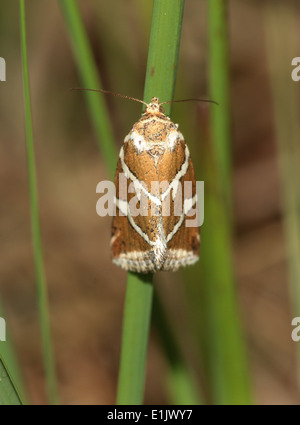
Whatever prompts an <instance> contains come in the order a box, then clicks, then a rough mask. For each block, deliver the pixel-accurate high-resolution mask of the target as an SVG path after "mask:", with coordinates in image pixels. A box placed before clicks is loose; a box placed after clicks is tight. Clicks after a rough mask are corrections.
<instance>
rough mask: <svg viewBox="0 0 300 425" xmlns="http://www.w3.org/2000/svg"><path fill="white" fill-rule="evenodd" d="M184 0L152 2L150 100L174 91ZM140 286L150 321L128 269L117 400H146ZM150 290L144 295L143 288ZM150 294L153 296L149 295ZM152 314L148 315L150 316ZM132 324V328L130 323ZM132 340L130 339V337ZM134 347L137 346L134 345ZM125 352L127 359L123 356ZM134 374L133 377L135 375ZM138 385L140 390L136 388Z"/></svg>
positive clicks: (168, 97)
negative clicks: (132, 342)
mask: <svg viewBox="0 0 300 425" xmlns="http://www.w3.org/2000/svg"><path fill="white" fill-rule="evenodd" d="M183 7H184V0H177V1H174V0H164V1H161V0H155V1H154V4H153V13H152V23H151V34H150V42H149V50H148V62H147V72H146V81H145V90H144V101H145V102H149V101H150V100H151V98H152V97H154V96H156V97H159V99H160V101H164V100H171V99H172V98H173V94H174V88H175V80H176V71H177V62H178V53H179V44H180V35H181V24H182V16H183ZM166 106H167V108H166V113H167V114H169V113H170V105H166ZM136 285H138V286H139V287H140V289H139V290H140V292H141V297H142V300H143V301H144V303H145V308H143V307H142V310H143V311H144V317H143V321H145V322H146V323H147V324H148V325H149V317H150V313H151V311H150V309H149V305H151V303H152V292H150V291H149V290H147V289H146V286H145V285H143V275H142V274H134V273H128V278H127V294H128V295H127V296H126V301H125V312H124V325H123V338H122V351H121V363H120V372H119V384H118V398H117V402H118V404H140V403H141V402H142V400H143V388H144V379H145V367H146V351H145V350H144V347H147V344H148V333H149V332H148V331H147V332H145V333H144V334H143V335H142V334H138V335H137V336H138V337H139V340H138V341H137V345H136V346H135V347H133V346H131V345H130V343H129V341H130V338H134V335H135V334H137V332H138V326H139V324H138V323H137V320H130V319H129V318H128V317H127V316H129V317H130V315H132V314H134V311H136V310H137V309H138V308H139V307H140V305H141V300H140V299H139V298H136V299H134V303H133V302H132V303H131V305H130V306H127V302H128V301H127V300H129V299H130V300H131V299H132V298H131V297H130V294H132V293H134V290H135V289H134V288H135V286H136ZM146 290H147V292H146V293H145V294H144V295H142V293H143V292H144V291H146ZM150 297H151V299H150ZM147 314H149V317H147ZM130 325H131V327H130V328H129V326H130ZM128 340H129V341H128ZM133 348H134V349H133ZM138 352H139V353H140V355H143V358H141V359H140V362H139V364H140V368H139V371H138V373H134V371H135V369H136V364H135V362H136V356H137V354H138ZM124 356H125V358H126V361H125V360H124ZM133 376H134V379H132V377H133ZM137 389H138V391H139V392H138V391H137Z"/></svg>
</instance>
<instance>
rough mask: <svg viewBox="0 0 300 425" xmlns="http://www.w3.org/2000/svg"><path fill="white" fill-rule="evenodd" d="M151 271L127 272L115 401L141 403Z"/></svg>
mask: <svg viewBox="0 0 300 425" xmlns="http://www.w3.org/2000/svg"><path fill="white" fill-rule="evenodd" d="M152 279H153V275H152V274H146V275H139V274H137V273H128V280H127V290H126V298H125V309H124V319H123V335H122V349H121V360H120V371H119V382H118V395H117V403H118V404H142V402H143V396H144V380H145V363H146V357H147V346H148V335H149V327H150V317H151V306H152V295H153V285H152Z"/></svg>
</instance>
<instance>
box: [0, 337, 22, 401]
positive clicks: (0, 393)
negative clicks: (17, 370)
mask: <svg viewBox="0 0 300 425" xmlns="http://www.w3.org/2000/svg"><path fill="white" fill-rule="evenodd" d="M0 344H1V343H0ZM20 404H23V403H22V401H21V398H20V395H19V393H18V390H17V387H16V385H15V383H14V381H13V379H12V377H11V376H10V374H9V371H8V369H7V367H6V366H5V364H4V361H3V358H2V357H1V356H0V405H1V406H3V405H20Z"/></svg>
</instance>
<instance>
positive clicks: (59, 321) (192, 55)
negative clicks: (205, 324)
mask: <svg viewBox="0 0 300 425" xmlns="http://www.w3.org/2000/svg"><path fill="white" fill-rule="evenodd" d="M151 3H152V2H150V1H146V0H143V1H140V2H138V1H134V0H130V1H129V0H128V1H126V2H124V1H122V0H115V1H114V2H109V1H100V0H99V1H79V2H78V4H79V6H80V8H81V11H82V13H83V16H84V21H85V25H86V28H87V30H88V34H89V37H90V42H91V45H92V48H93V52H94V54H95V57H96V59H97V64H98V67H99V74H100V76H101V78H102V82H103V87H105V88H106V89H109V90H113V91H116V92H120V93H124V94H127V95H131V96H135V97H139V98H141V97H142V95H143V82H144V75H145V68H146V59H147V47H148V37H149V30H150V22H151V6H152V5H151ZM229 3H230V9H229V13H230V45H231V48H230V49H231V50H230V54H231V58H230V61H231V64H230V69H231V87H232V92H231V95H232V113H233V136H234V137H233V161H234V176H233V177H234V201H235V219H236V240H235V262H236V273H237V280H238V295H239V301H240V310H241V313H242V319H243V323H244V328H245V332H246V338H247V344H248V348H249V359H250V367H251V380H252V385H253V390H254V397H255V400H254V401H255V403H259V404H265V403H272V404H279V403H284V404H285V403H292V404H295V403H297V402H298V401H299V394H298V390H297V385H296V372H295V370H296V368H295V364H296V363H295V362H296V360H295V347H296V344H297V343H295V342H293V341H292V339H291V330H292V327H291V318H292V317H293V314H292V312H291V309H290V298H289V294H288V289H287V288H288V285H287V282H288V276H287V265H286V250H285V241H284V237H283V230H282V211H281V203H280V190H279V189H280V188H279V175H278V163H277V152H276V144H275V140H274V123H273V118H272V109H271V98H270V81H269V75H268V69H267V63H266V54H265V34H264V29H263V10H262V3H263V2H257V1H250V0H249V1H246V0H245V1H237V0H233V1H231V2H229ZM1 6H2V8H1V17H0V35H1V36H0V56H2V57H4V58H5V60H6V63H7V81H6V82H2V83H0V90H1V101H0V116H1V118H0V119H1V135H0V194H1V195H0V196H1V203H0V258H1V261H0V285H1V287H0V294H1V300H2V304H3V305H4V307H5V318H6V320H7V323H8V325H9V332H10V333H11V334H12V339H13V341H14V343H15V346H16V350H17V354H18V358H19V361H20V365H21V369H22V371H23V375H24V379H25V384H26V387H27V389H28V391H29V396H30V399H31V402H32V403H37V404H39V403H44V402H45V392H44V383H43V380H44V376H43V367H42V361H41V347H40V336H39V327H38V319H37V304H36V293H35V277H34V267H33V258H32V247H31V234H30V217H29V198H28V178H27V166H26V151H25V136H24V118H23V92H22V77H21V58H20V44H19V9H18V2H17V1H13V2H12V1H8V0H2V2H1ZM112 19H113V24H112ZM297 19H299V16H298V18H297ZM112 25H113V31H112ZM27 26H28V55H29V67H30V82H31V93H32V109H33V123H34V136H35V147H36V161H37V174H38V187H39V201H40V213H41V225H42V236H43V248H44V258H45V262H46V272H47V282H48V287H49V296H50V311H51V324H52V330H53V337H54V345H55V355H56V360H57V368H58V377H59V384H60V388H59V389H60V396H61V402H62V403H69V404H78V403H79V404H82V403H98V404H99V403H100V404H111V403H114V402H115V393H116V382H117V373H118V360H119V350H120V337H121V327H122V313H123V303H124V294H125V283H126V274H125V272H123V271H122V270H121V269H119V268H117V267H116V266H113V265H112V263H111V260H110V253H109V240H110V222H111V219H110V218H109V217H106V218H100V217H98V216H97V215H96V210H95V206H96V201H97V199H98V195H97V194H96V185H97V183H98V182H99V181H100V180H103V179H108V173H107V170H106V167H105V164H104V163H103V161H102V159H101V155H100V154H99V151H98V149H97V146H96V141H95V135H94V134H93V131H92V127H91V123H90V119H89V116H88V112H87V108H86V104H85V102H84V98H83V96H82V95H81V93H79V92H78V93H77V92H72V91H69V88H71V87H78V86H79V85H80V83H79V80H78V75H77V72H76V66H75V63H74V59H73V55H72V52H71V49H70V44H69V38H68V33H67V30H66V28H65V25H64V22H63V18H62V14H61V10H60V8H59V5H58V3H57V2H56V1H53V0H52V1H50V0H47V1H44V2H40V1H38V0H31V1H30V2H27ZM205 34H206V23H205V2H203V1H200V2H199V1H197V0H187V1H186V6H185V16H184V21H183V32H182V42H181V51H180V63H179V74H178V84H177V91H176V96H175V98H176V97H177V98H182V97H186V98H188V97H197V96H201V95H203V94H204V95H205V94H206V90H207V86H206V66H207V58H206V35H205ZM299 55H300V51H298V52H295V54H294V56H299ZM287 66H288V67H290V64H287ZM295 86H296V83H295ZM106 100H107V103H108V106H109V110H110V113H111V118H112V121H113V124H114V130H115V135H116V139H117V140H118V143H119V146H120V144H121V143H122V139H123V138H124V137H125V135H126V134H127V132H128V131H129V129H130V127H131V126H132V124H133V123H134V122H135V121H136V120H137V119H138V117H139V115H140V107H139V105H137V104H135V103H130V102H127V101H122V100H120V99H115V98H107V99H106ZM198 108H199V107H198V106H197V105H196V104H192V105H187V106H185V105H182V106H176V107H174V120H175V121H176V122H178V123H179V124H180V127H181V129H182V131H183V134H187V133H189V130H188V128H187V126H188V124H187V121H186V120H184V118H183V117H185V116H189V117H190V122H191V121H192V122H193V121H194V122H195V121H196V120H197V113H198ZM194 137H195V138H196V135H194ZM187 142H189V141H188V140H187ZM204 225H205V224H204ZM157 283H158V282H157ZM159 285H160V287H159V288H158V289H159V291H160V292H161V294H162V295H163V300H164V303H165V307H166V310H167V311H168V313H169V315H170V317H171V318H172V320H173V324H174V325H173V327H174V329H175V332H176V333H180V331H181V330H182V329H186V327H188V319H184V317H186V314H185V312H186V311H187V310H188V307H187V306H186V305H184V302H183V301H182V294H183V289H182V283H181V282H180V279H177V277H176V275H174V276H173V275H171V276H170V275H169V274H161V276H160V282H159ZM178 309H180V311H182V312H183V313H182V315H180V317H179V315H178V314H176V313H177V311H178ZM299 315H300V312H299ZM221 327H222V324H221V323H220V328H221ZM183 342H184V344H185V349H184V350H185V351H187V352H189V353H190V354H189V355H191V356H195V355H196V354H195V352H194V351H193V350H194V349H195V347H194V346H193V342H192V338H191V337H190V336H189V335H187V336H186V337H185V340H184V341H183ZM165 367H166V365H165V363H164V357H163V355H162V352H161V349H160V346H159V343H158V340H157V337H156V335H155V332H152V334H151V339H150V346H149V355H148V377H147V385H146V399H145V402H146V403H152V404H154V403H166V402H167V399H166V393H165V389H164V383H163V378H162V377H163V375H164V371H165Z"/></svg>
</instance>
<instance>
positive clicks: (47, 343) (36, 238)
mask: <svg viewBox="0 0 300 425" xmlns="http://www.w3.org/2000/svg"><path fill="white" fill-rule="evenodd" d="M20 23H21V51H22V68H23V85H24V112H25V128H26V143H27V160H28V176H29V195H30V213H31V227H32V242H33V254H34V263H35V273H36V280H37V294H38V308H39V319H40V326H41V336H42V347H43V358H44V366H45V371H46V384H47V390H48V397H49V400H50V402H51V403H57V401H58V394H57V383H56V374H55V364H54V358H53V350H52V342H51V332H50V320H49V311H48V296H47V286H46V277H45V271H44V263H43V253H42V242H41V234H40V221H39V208H38V194H37V183H36V171H35V155H34V145H33V131H32V117H31V102H30V89H29V73H28V62H27V44H26V20H25V3H24V0H20Z"/></svg>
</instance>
